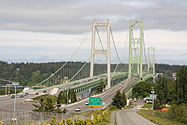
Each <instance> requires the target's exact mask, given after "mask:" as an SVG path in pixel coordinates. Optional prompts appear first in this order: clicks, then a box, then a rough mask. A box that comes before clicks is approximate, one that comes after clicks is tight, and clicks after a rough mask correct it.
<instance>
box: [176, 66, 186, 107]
mask: <svg viewBox="0 0 187 125" xmlns="http://www.w3.org/2000/svg"><path fill="white" fill-rule="evenodd" d="M176 95H177V98H176V102H177V104H182V103H187V66H183V67H182V68H181V69H180V70H179V71H178V72H177V79H176Z"/></svg>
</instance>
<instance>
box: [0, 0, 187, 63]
mask: <svg viewBox="0 0 187 125" xmlns="http://www.w3.org/2000/svg"><path fill="white" fill-rule="evenodd" d="M186 12H187V2H186V0H180V1H179V0H164V1H163V0H125V1H124V0H115V1H114V0H89V1H88V0H30V1H28V0H22V1H20V0H13V1H12V0H6V1H5V0H0V17H1V18H0V51H1V53H0V56H1V57H2V58H1V59H3V60H5V61H9V62H10V61H19V62H20V61H25V62H27V61H31V62H32V61H36V62H40V61H44V62H45V61H55V60H56V61H64V60H67V59H68V57H70V56H71V54H72V53H73V52H74V51H75V50H76V48H77V47H78V46H79V44H80V42H81V41H82V40H83V39H84V36H85V35H86V34H87V33H88V32H89V31H90V30H91V25H92V21H93V19H96V21H102V22H103V21H106V20H107V19H110V23H111V25H112V29H113V33H114V38H115V41H116V45H117V48H118V49H119V51H120V53H124V55H123V56H122V58H125V61H127V58H128V54H127V53H128V49H127V47H128V42H127V41H128V37H127V32H128V26H129V22H131V21H135V20H141V21H143V22H144V29H145V40H146V45H148V46H154V47H156V50H157V61H158V62H160V63H161V62H166V63H176V64H183V63H185V62H186V61H187V60H185V57H186V56H185V53H187V52H186V50H187V48H186V46H187V44H186V41H187V37H186V34H187V22H186V20H187V14H186ZM124 41H125V42H124ZM89 52H90V36H89V37H88V38H87V39H86V40H85V42H84V44H83V45H82V49H81V50H80V52H79V54H77V57H76V59H75V60H78V59H79V57H80V58H81V56H82V57H88V56H89ZM1 59H0V60H1ZM113 59H116V57H114V58H113ZM82 60H86V59H82ZM98 60H100V58H98Z"/></svg>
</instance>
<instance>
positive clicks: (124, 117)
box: [110, 104, 156, 125]
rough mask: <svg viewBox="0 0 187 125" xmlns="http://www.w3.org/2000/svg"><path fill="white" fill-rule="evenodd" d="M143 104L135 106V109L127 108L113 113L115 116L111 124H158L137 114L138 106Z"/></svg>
mask: <svg viewBox="0 0 187 125" xmlns="http://www.w3.org/2000/svg"><path fill="white" fill-rule="evenodd" d="M141 106H143V105H141V104H139V105H138V106H135V107H134V108H133V109H125V110H120V111H117V112H116V113H115V115H114V114H113V115H112V116H113V117H115V118H113V119H115V120H113V121H112V122H111V123H110V125H156V124H154V123H152V122H151V121H149V120H147V119H145V118H144V117H142V116H140V115H139V114H137V113H136V112H137V107H141Z"/></svg>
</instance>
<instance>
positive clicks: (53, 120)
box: [50, 117, 57, 125]
mask: <svg viewBox="0 0 187 125" xmlns="http://www.w3.org/2000/svg"><path fill="white" fill-rule="evenodd" d="M50 125H57V120H56V118H55V117H53V118H52V120H51V122H50Z"/></svg>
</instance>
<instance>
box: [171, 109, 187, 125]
mask: <svg viewBox="0 0 187 125" xmlns="http://www.w3.org/2000/svg"><path fill="white" fill-rule="evenodd" d="M168 115H169V118H170V119H174V120H177V121H179V122H183V123H185V124H187V105H180V106H173V107H172V108H171V110H170V111H169V112H168Z"/></svg>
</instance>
